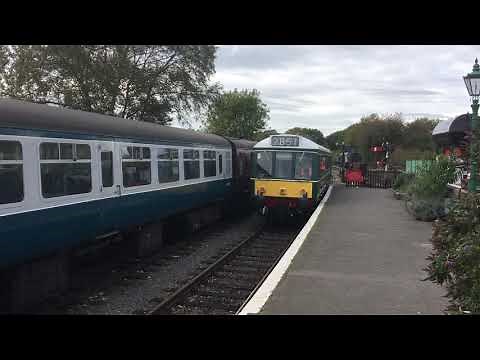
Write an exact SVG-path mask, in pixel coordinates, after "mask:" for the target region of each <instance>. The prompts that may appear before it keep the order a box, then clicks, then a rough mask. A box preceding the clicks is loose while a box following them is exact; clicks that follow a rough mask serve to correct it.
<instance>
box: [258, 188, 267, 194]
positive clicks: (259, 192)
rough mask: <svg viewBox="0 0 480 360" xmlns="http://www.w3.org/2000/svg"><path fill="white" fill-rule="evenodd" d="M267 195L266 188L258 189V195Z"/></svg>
mask: <svg viewBox="0 0 480 360" xmlns="http://www.w3.org/2000/svg"><path fill="white" fill-rule="evenodd" d="M265 193H266V190H265V188H264V187H263V186H262V187H260V188H259V189H258V191H257V194H258V195H263V194H265Z"/></svg>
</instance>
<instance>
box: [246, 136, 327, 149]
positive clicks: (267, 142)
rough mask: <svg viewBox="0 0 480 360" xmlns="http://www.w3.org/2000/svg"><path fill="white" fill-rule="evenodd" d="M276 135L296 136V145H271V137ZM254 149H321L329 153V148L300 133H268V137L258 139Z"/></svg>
mask: <svg viewBox="0 0 480 360" xmlns="http://www.w3.org/2000/svg"><path fill="white" fill-rule="evenodd" d="M278 136H288V137H297V138H298V146H275V145H272V138H273V137H278ZM254 149H282V150H284V149H288V150H314V151H322V152H326V153H331V151H330V150H329V149H327V148H326V147H324V146H322V145H319V144H317V143H315V142H313V141H312V140H310V139H307V138H305V137H303V136H300V135H291V134H279V135H270V136H269V137H268V138H266V139H263V140H262V141H259V142H258V143H257V144H256V145H255V146H254Z"/></svg>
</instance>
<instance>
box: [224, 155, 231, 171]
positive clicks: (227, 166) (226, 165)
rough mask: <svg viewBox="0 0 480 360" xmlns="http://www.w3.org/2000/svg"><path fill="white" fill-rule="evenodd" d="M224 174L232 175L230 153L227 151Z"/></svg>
mask: <svg viewBox="0 0 480 360" xmlns="http://www.w3.org/2000/svg"><path fill="white" fill-rule="evenodd" d="M225 175H227V176H230V175H232V154H231V153H230V152H228V151H227V153H226V161H225Z"/></svg>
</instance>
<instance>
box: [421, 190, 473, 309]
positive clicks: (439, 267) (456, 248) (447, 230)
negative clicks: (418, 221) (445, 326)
mask: <svg viewBox="0 0 480 360" xmlns="http://www.w3.org/2000/svg"><path fill="white" fill-rule="evenodd" d="M431 241H432V244H433V250H432V253H431V254H430V256H429V257H428V258H427V259H428V260H429V261H430V263H429V265H428V266H427V268H426V269H425V270H426V271H427V272H428V274H429V276H428V279H429V280H431V281H433V282H435V283H438V284H440V285H443V286H444V287H445V288H446V289H447V296H448V297H449V298H450V302H451V308H450V310H453V311H455V312H459V313H463V312H465V311H468V312H471V313H474V314H479V313H480V195H478V194H468V195H465V196H463V197H462V198H461V199H460V200H459V201H457V202H456V204H455V206H454V207H453V208H452V209H451V210H450V212H449V213H448V215H447V216H446V217H445V218H444V219H442V220H437V221H436V222H435V223H434V227H433V235H432V240H431Z"/></svg>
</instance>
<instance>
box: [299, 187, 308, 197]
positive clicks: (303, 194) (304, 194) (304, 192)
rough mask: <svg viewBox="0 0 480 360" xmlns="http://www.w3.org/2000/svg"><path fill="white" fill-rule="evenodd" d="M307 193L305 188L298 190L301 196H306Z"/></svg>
mask: <svg viewBox="0 0 480 360" xmlns="http://www.w3.org/2000/svg"><path fill="white" fill-rule="evenodd" d="M307 195H308V194H307V192H306V191H305V189H302V190H300V196H301V197H304V198H306V197H307Z"/></svg>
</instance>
